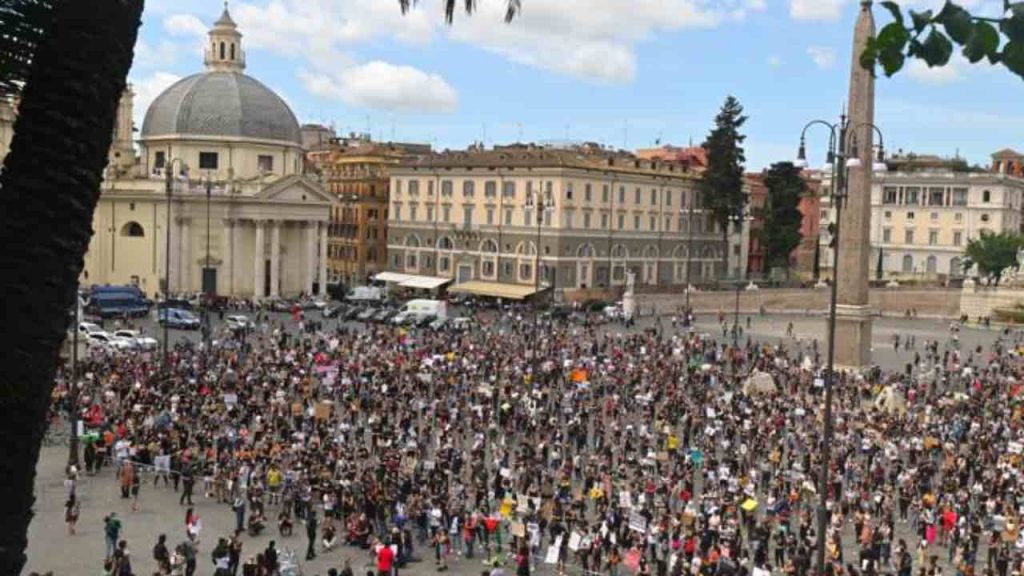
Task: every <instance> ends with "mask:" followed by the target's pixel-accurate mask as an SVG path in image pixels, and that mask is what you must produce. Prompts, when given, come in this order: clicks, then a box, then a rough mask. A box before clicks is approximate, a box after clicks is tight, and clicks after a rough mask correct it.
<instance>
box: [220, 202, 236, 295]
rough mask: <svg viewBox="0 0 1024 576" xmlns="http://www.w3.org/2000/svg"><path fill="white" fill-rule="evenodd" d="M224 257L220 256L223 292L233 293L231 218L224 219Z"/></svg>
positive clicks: (233, 234) (233, 262) (233, 252)
mask: <svg viewBox="0 0 1024 576" xmlns="http://www.w3.org/2000/svg"><path fill="white" fill-rule="evenodd" d="M224 236H225V237H226V241H225V242H224V257H223V258H221V261H222V264H221V269H222V270H223V271H224V276H225V278H224V280H223V282H224V284H225V290H224V294H225V295H228V296H234V295H235V221H234V220H232V219H231V218H225V219H224Z"/></svg>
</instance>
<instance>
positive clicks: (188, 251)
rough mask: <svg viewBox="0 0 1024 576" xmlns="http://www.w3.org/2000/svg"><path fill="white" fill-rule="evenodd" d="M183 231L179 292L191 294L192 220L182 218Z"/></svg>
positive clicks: (180, 236) (180, 232) (180, 233)
mask: <svg viewBox="0 0 1024 576" xmlns="http://www.w3.org/2000/svg"><path fill="white" fill-rule="evenodd" d="M180 222H181V230H180V231H179V238H181V249H180V252H179V255H178V258H179V261H180V263H181V265H180V267H179V268H178V272H179V274H180V276H179V278H178V290H179V291H180V292H191V291H192V264H193V258H192V219H191V218H184V217H183V218H181V219H180Z"/></svg>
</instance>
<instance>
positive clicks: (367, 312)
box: [356, 306, 377, 322]
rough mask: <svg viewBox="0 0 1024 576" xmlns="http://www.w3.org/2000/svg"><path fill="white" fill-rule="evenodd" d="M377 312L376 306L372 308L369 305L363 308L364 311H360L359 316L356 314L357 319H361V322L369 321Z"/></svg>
mask: <svg viewBox="0 0 1024 576" xmlns="http://www.w3.org/2000/svg"><path fill="white" fill-rule="evenodd" d="M376 313H377V309H376V308H370V307H369V306H367V307H366V308H364V309H363V311H362V312H360V313H359V315H358V316H356V320H359V321H360V322H369V321H370V319H371V318H373V316H374V314H376Z"/></svg>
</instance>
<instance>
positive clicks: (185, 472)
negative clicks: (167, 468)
mask: <svg viewBox="0 0 1024 576" xmlns="http://www.w3.org/2000/svg"><path fill="white" fill-rule="evenodd" d="M181 485H182V488H181V498H178V505H179V506H182V505H184V504H185V502H186V501H187V502H188V505H189V506H193V504H192V489H193V488H194V487H195V485H196V477H195V474H194V473H193V472H192V467H191V466H189V465H188V464H185V465H183V466H182V469H181Z"/></svg>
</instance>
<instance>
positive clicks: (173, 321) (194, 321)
mask: <svg viewBox="0 0 1024 576" xmlns="http://www.w3.org/2000/svg"><path fill="white" fill-rule="evenodd" d="M158 321H159V323H160V325H161V326H162V325H164V324H166V325H167V327H168V328H182V329H185V330H199V326H200V324H201V322H200V321H199V317H198V316H196V315H195V314H193V313H192V312H190V311H188V310H178V309H176V308H166V309H164V310H161V311H160V316H159V320H158Z"/></svg>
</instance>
